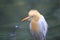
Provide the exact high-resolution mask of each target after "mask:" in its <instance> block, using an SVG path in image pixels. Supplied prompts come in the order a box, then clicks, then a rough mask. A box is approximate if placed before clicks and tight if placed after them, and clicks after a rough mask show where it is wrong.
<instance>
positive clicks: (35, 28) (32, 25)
mask: <svg viewBox="0 0 60 40" xmlns="http://www.w3.org/2000/svg"><path fill="white" fill-rule="evenodd" d="M31 28H32V31H34V32H37V31H38V22H34V21H32V22H31Z"/></svg>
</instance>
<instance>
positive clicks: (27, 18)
mask: <svg viewBox="0 0 60 40" xmlns="http://www.w3.org/2000/svg"><path fill="white" fill-rule="evenodd" d="M29 19H30V17H26V18H23V19H22V20H21V21H22V22H23V21H26V20H29Z"/></svg>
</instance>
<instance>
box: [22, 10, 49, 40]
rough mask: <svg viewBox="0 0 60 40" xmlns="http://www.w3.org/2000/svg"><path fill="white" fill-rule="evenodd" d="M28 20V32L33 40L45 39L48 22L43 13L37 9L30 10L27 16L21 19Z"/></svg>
mask: <svg viewBox="0 0 60 40" xmlns="http://www.w3.org/2000/svg"><path fill="white" fill-rule="evenodd" d="M26 20H30V32H31V33H32V37H33V39H34V40H46V33H47V29H48V24H47V22H46V20H45V18H44V16H43V15H41V14H40V13H39V12H38V11H37V10H30V11H29V13H28V17H26V18H24V19H22V20H21V21H26Z"/></svg>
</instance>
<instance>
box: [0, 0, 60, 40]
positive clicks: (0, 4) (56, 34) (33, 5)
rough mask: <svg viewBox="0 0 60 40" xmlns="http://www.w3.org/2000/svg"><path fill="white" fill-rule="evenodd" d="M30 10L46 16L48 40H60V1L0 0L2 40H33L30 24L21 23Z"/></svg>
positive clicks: (0, 33)
mask: <svg viewBox="0 0 60 40" xmlns="http://www.w3.org/2000/svg"><path fill="white" fill-rule="evenodd" d="M30 9H37V10H38V11H39V12H40V13H41V14H42V15H44V16H45V18H46V20H47V22H48V25H49V27H48V33H47V40H60V0H0V40H32V36H31V33H30V31H29V22H20V20H21V19H22V18H24V17H26V16H27V14H28V11H29V10H30ZM16 26H18V27H16Z"/></svg>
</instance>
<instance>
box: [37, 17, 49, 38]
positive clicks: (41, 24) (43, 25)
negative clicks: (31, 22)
mask: <svg viewBox="0 0 60 40" xmlns="http://www.w3.org/2000/svg"><path fill="white" fill-rule="evenodd" d="M38 24H39V27H40V28H41V30H42V33H43V36H44V37H45V36H46V32H47V28H48V25H47V22H46V21H45V19H44V17H43V16H42V17H41V18H40V19H39V23H38Z"/></svg>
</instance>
